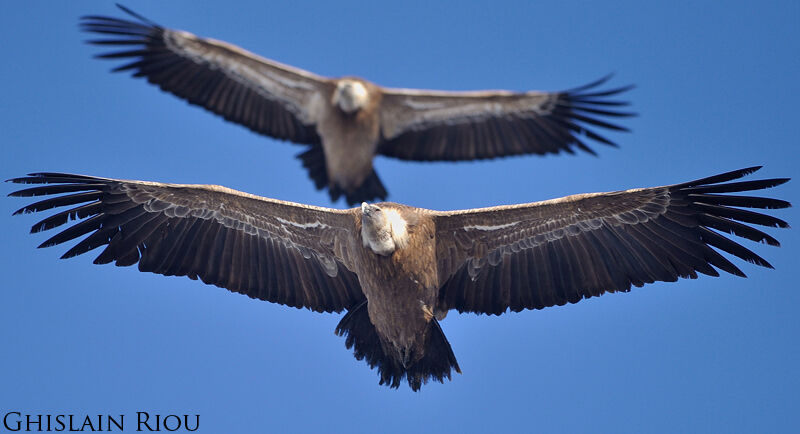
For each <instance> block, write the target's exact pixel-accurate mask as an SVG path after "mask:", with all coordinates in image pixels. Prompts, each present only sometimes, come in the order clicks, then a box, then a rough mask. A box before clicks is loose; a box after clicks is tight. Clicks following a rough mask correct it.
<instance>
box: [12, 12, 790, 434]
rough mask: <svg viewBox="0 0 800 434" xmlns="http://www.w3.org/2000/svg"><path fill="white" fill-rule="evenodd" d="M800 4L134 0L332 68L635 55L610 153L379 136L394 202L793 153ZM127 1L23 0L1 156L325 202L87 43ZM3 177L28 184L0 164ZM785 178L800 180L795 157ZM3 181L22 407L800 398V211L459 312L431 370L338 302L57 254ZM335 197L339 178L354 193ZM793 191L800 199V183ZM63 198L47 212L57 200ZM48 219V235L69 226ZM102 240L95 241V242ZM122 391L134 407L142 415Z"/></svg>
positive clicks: (755, 413) (625, 411)
mask: <svg viewBox="0 0 800 434" xmlns="http://www.w3.org/2000/svg"><path fill="white" fill-rule="evenodd" d="M799 5H800V3H798V2H793V1H786V2H758V3H756V2H725V3H724V4H723V3H720V2H711V1H708V2H705V1H699V2H698V1H691V2H687V1H677V2H674V1H670V2H661V3H660V4H650V3H648V4H647V5H645V4H644V2H638V1H630V2H572V1H565V2H533V1H517V2H507V3H500V2H491V3H489V2H486V3H470V2H464V1H453V2H442V3H440V2H431V1H424V2H409V3H406V2H392V3H383V2H374V1H364V2H343V1H335V2H332V1H331V2H328V1H319V2H313V1H312V2H305V1H293V2H287V3H278V2H272V1H248V2H238V3H236V5H235V6H230V5H229V2H221V1H215V2H210V1H203V2H200V1H191V2H190V1H180V2H179V1H170V2H163V1H130V2H128V6H130V7H131V8H133V9H134V10H135V11H137V12H139V13H141V14H143V15H145V16H147V17H149V18H150V19H152V20H154V21H156V22H158V23H161V24H162V25H164V26H168V27H172V28H180V29H185V30H188V31H191V32H194V33H196V34H199V35H203V36H210V37H215V38H218V39H222V40H226V41H229V42H232V43H235V44H237V45H240V46H242V47H245V48H247V49H249V50H251V51H253V52H256V53H259V54H261V55H264V56H266V57H269V58H272V59H276V60H279V61H281V62H284V63H288V64H291V65H296V66H299V67H301V68H305V69H308V70H310V71H314V72H316V73H318V74H322V75H328V76H339V75H350V74H352V75H358V76H362V77H365V78H367V79H370V80H373V81H375V82H377V83H379V84H381V85H385V86H395V87H419V88H430V89H451V90H474V89H485V88H505V89H513V90H527V89H542V90H558V89H565V88H570V87H573V86H577V85H580V84H583V83H586V82H589V81H592V80H594V79H596V78H598V77H600V76H602V75H605V74H607V73H609V72H616V76H615V77H614V79H613V81H612V82H611V84H610V85H612V86H613V85H626V84H629V83H635V84H636V85H637V86H638V87H637V88H636V89H635V90H634V91H632V92H630V93H629V94H626V95H625V96H626V97H627V98H628V99H629V100H631V101H632V102H633V103H634V104H633V108H634V109H635V110H636V111H637V112H639V113H640V116H639V117H638V118H635V119H630V120H627V121H625V124H626V125H628V126H630V127H631V128H632V129H633V132H632V133H631V134H612V135H611V137H612V138H613V139H614V140H616V141H618V142H619V143H620V145H621V148H620V149H612V148H608V147H604V146H602V145H595V146H594V148H595V149H596V150H597V151H598V152H599V154H600V157H599V158H595V157H591V156H589V155H580V156H558V157H552V156H551V157H547V158H540V157H522V158H510V159H505V160H502V161H493V162H479V163H459V164H449V163H425V164H421V163H407V162H400V161H396V160H390V159H385V158H377V159H376V166H377V170H378V173H379V174H380V175H381V177H382V179H383V181H384V183H385V184H386V186H387V187H388V189H389V192H390V195H391V197H390V198H391V200H393V201H397V202H402V203H406V204H410V205H415V206H419V207H426V208H435V209H460V208H472V207H479V206H490V205H497V204H511V203H521V202H531V201H536V200H543V199H548V198H554V197H560V196H564V195H567V194H573V193H583V192H592V191H608V190H617V189H626V188H633V187H646V186H654V185H663V184H669V183H675V182H681V181H686V180H690V179H695V178H699V177H703V176H706V175H712V174H716V173H719V172H723V171H728V170H733V169H738V168H741V167H746V166H751V165H759V164H763V165H765V166H766V167H765V169H763V170H762V171H761V172H759V173H758V176H761V177H787V176H788V177H795V178H797V177H798V169H797V165H798V151H797V146H798V137H800V126H798V125H800V124H799V123H798V120H797V118H798V109H797V104H798V101H800V85H799V84H798V81H799V79H800V25H798V23H799V22H800V6H799ZM84 14H103V15H114V16H122V12H121V11H118V10H117V9H116V8H115V7H114V6H113V5H112V4H111V2H107V1H92V2H89V1H84V2H52V1H48V2H45V1H25V2H10V3H8V4H6V5H4V7H3V8H2V14H0V36H1V37H2V38H1V39H2V41H3V42H2V47H3V48H2V55H3V62H0V79H1V81H0V83H2V84H0V86H2V94H1V96H0V100H1V101H2V102H1V103H0V134H1V136H0V137H2V149H3V153H2V154H3V157H2V159H1V160H0V177H2V178H3V179H7V178H10V177H14V176H20V175H23V174H25V173H28V172H32V171H68V172H75V173H86V174H93V175H100V176H109V177H118V178H128V179H144V180H153V181H164V182H183V183H213V184H221V185H225V186H228V187H232V188H236V189H239V190H244V191H247V192H251V193H255V194H260V195H264V196H268V197H272V198H279V199H284V200H291V201H296V202H302V203H309V204H315V205H324V206H329V205H330V203H329V201H328V198H327V194H325V193H324V192H317V191H315V190H314V189H313V185H312V183H311V181H310V180H309V179H308V178H307V176H306V172H305V171H304V170H303V169H302V168H301V166H300V164H299V162H298V161H297V160H295V159H294V158H293V157H294V155H295V154H297V153H298V152H300V151H301V150H302V148H301V147H298V146H293V145H290V144H287V143H282V142H276V141H273V140H269V139H266V138H263V137H260V136H257V135H255V134H253V133H251V132H249V131H248V130H246V129H245V128H242V127H239V126H235V125H232V124H229V123H227V122H224V121H223V120H221V119H219V118H217V117H215V116H213V115H211V114H209V113H207V112H205V111H203V110H201V109H199V108H196V107H190V106H188V105H187V104H186V103H185V102H183V101H181V100H179V99H177V98H174V97H172V96H170V95H166V94H163V93H162V92H160V91H159V90H157V89H156V88H154V87H152V86H150V85H147V84H145V83H144V82H143V81H141V80H138V81H135V80H132V79H130V78H128V77H126V76H125V75H121V74H110V73H109V72H108V71H109V69H110V68H111V67H112V66H115V65H118V64H116V63H113V62H107V61H102V62H101V61H99V60H93V59H91V56H92V55H93V54H96V53H98V51H100V50H98V49H97V48H96V47H90V46H87V45H85V44H83V43H82V42H81V41H82V40H84V39H87V38H88V37H89V36H88V35H84V34H81V33H80V32H79V31H78V28H77V19H78V17H79V16H81V15H84ZM3 189H4V191H3V193H8V192H10V191H12V190H13V189H14V186H12V185H9V184H6V185H3ZM768 194H770V195H772V196H776V197H780V198H783V199H786V200H790V201H792V202H794V203H796V204H797V203H800V180H795V181H793V182H791V183H789V184H788V185H786V186H783V187H780V188H778V189H774V190H771V191H769V192H768ZM27 202H28V201H27V200H21V199H14V198H5V199H2V200H0V222H2V225H3V228H4V229H3V231H2V247H0V261H1V262H0V274H2V276H3V280H2V292H1V293H0V294H2V303H0V342H2V356H0V412H2V413H3V414H4V413H5V412H6V411H10V410H18V411H21V412H23V413H40V412H50V413H56V414H57V413H79V414H82V413H88V414H97V413H103V414H105V413H110V414H120V413H124V414H126V415H130V414H132V413H133V412H135V411H137V410H145V411H150V412H151V413H155V412H161V413H163V414H168V413H177V414H183V413H191V414H194V413H200V414H201V432H224V431H227V432H247V431H249V430H256V428H257V427H260V428H269V429H271V430H273V431H276V432H283V431H286V432H294V431H297V432H319V431H322V430H325V431H328V430H330V431H340V432H376V431H378V427H381V428H388V431H396V432H399V431H406V432H439V433H441V432H492V431H493V432H498V431H501V430H515V431H533V430H536V431H545V432H560V431H565V432H570V431H571V432H580V431H584V432H585V431H598V432H602V431H605V432H683V431H701V432H756V431H761V432H769V431H772V432H775V431H790V430H793V429H794V430H797V429H798V427H799V419H798V418H799V416H798V414H800V413H799V412H800V409H799V408H798V392H797V391H798V390H800V375H798V366H800V356H798V336H799V335H800V333H799V332H800V320H798V310H800V288H799V287H798V283H797V280H796V277H795V276H796V273H797V270H798V265H800V264H798V255H800V245H798V242H799V241H800V237H799V236H800V233H799V232H798V230H797V229H790V230H770V233H772V234H774V235H775V236H776V237H778V238H779V239H780V240H781V241H782V242H783V244H784V245H783V247H781V248H779V249H776V248H772V247H769V246H762V245H756V244H754V243H751V242H749V241H746V240H744V241H743V242H745V243H746V244H745V245H747V246H748V247H751V248H753V249H754V250H755V251H756V252H758V253H760V254H762V255H763V256H765V257H766V258H767V259H768V260H769V261H771V262H772V264H773V265H774V266H775V267H776V270H767V269H761V268H758V267H755V266H752V265H751V264H747V263H743V262H741V261H738V260H737V264H738V265H739V266H740V267H741V268H742V269H743V270H744V271H745V272H746V273H747V274H748V275H749V276H750V278H748V279H741V278H735V277H733V276H724V277H721V278H716V279H715V278H709V277H703V278H700V279H698V280H692V281H688V280H687V281H682V282H679V283H671V284H655V285H649V286H647V287H645V288H639V289H635V290H634V291H633V292H632V293H629V294H616V295H606V296H603V297H600V298H596V299H591V300H587V301H583V302H581V303H579V304H576V305H569V306H564V307H557V308H550V309H546V310H543V311H527V312H522V313H519V314H512V315H505V316H502V317H486V316H481V317H478V316H474V315H457V314H451V316H449V317H448V318H447V319H446V320H445V321H444V322H443V328H444V331H445V333H446V334H447V336H448V338H449V340H450V343H451V344H452V346H453V349H454V351H455V353H456V356H457V358H458V361H459V363H460V364H461V367H462V368H463V371H464V374H463V375H456V376H455V378H454V379H453V381H451V382H448V383H446V384H444V385H441V384H429V385H428V386H427V387H424V388H423V390H422V391H421V392H420V393H413V392H411V390H410V389H408V388H407V387H406V386H405V385H404V386H403V387H401V388H400V389H399V390H391V389H388V388H385V387H379V386H378V385H377V380H378V378H377V374H376V372H375V371H371V370H369V369H368V367H367V366H366V364H365V363H364V362H359V361H356V360H355V359H354V358H353V357H352V355H351V352H350V351H347V350H345V348H344V340H343V339H342V338H338V337H336V336H334V334H333V329H334V327H335V326H336V323H337V322H338V321H339V319H340V315H322V314H317V313H312V312H309V311H305V310H302V311H300V310H296V309H291V308H286V307H283V306H278V305H273V304H269V303H261V302H256V301H253V300H250V299H248V298H247V297H243V296H239V295H233V294H230V293H228V292H227V291H224V290H221V289H219V288H216V287H212V286H206V285H203V284H201V283H198V282H195V281H190V280H189V279H185V278H175V277H172V278H166V277H162V276H158V275H152V274H143V273H138V272H137V271H136V270H135V268H127V269H118V268H116V267H113V266H102V267H101V266H95V265H92V264H91V260H92V259H93V258H94V256H96V253H95V254H90V255H84V256H82V257H79V258H76V259H72V260H67V261H61V260H58V259H57V258H58V256H60V255H61V254H62V253H63V252H64V251H65V250H66V249H67V248H68V246H59V247H57V248H51V249H46V250H37V249H35V248H34V247H35V246H36V245H38V243H40V242H41V241H43V240H44V239H45V236H46V235H43V234H39V235H36V236H31V235H28V234H27V232H28V229H29V227H30V226H31V225H32V224H33V223H34V222H35V221H38V220H36V218H37V217H39V216H30V215H29V216H23V217H13V218H12V217H11V213H12V212H13V211H14V210H15V209H17V208H19V207H21V206H23V205H24V204H26V203H27ZM337 206H341V203H339V204H337ZM774 214H775V215H777V216H779V217H781V218H784V219H786V220H787V221H789V222H790V223H794V224H795V225H798V222H799V221H800V220H799V219H798V213H797V211H796V209H790V210H785V211H775V212H774ZM42 217H44V216H42ZM47 236H49V235H47ZM98 253H99V251H98ZM129 417H130V416H126V426H127V427H128V429H129V430H131V429H132V428H134V427H133V425H132V422H133V421H132V420H130V419H128V418H129Z"/></svg>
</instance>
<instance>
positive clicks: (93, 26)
mask: <svg viewBox="0 0 800 434" xmlns="http://www.w3.org/2000/svg"><path fill="white" fill-rule="evenodd" d="M119 7H120V8H121V9H122V10H123V11H125V12H127V13H129V14H130V15H132V16H133V17H135V18H137V19H139V20H140V22H134V21H127V20H122V19H118V18H112V17H104V16H86V17H83V18H82V19H81V28H82V29H83V30H84V31H87V32H92V33H98V34H101V35H104V36H106V37H107V38H104V39H94V40H90V41H88V42H89V43H91V44H96V45H109V46H113V47H122V48H123V49H124V50H123V51H115V52H110V53H105V54H100V55H98V56H97V57H100V58H106V59H130V60H132V62H130V63H127V64H125V65H122V66H119V67H117V68H115V69H114V71H126V70H132V71H133V76H134V77H146V78H147V81H149V82H150V83H153V84H156V85H158V86H159V87H160V88H161V89H163V90H165V91H167V92H170V93H172V94H174V95H177V96H179V97H181V98H183V99H185V100H187V101H188V102H189V103H191V104H196V105H199V106H202V107H204V108H206V109H208V110H210V111H212V112H214V113H216V114H218V115H220V116H223V117H224V118H225V119H227V120H229V121H231V122H235V123H238V124H241V125H244V126H246V127H247V128H250V129H251V130H253V131H255V132H257V133H260V134H264V135H268V136H272V137H276V138H279V139H284V140H290V141H293V142H297V143H308V144H316V143H320V138H319V136H318V135H317V132H316V128H315V127H314V124H315V123H316V122H317V119H316V117H315V114H316V112H315V109H314V105H315V104H317V103H318V102H319V101H318V99H319V98H321V93H324V89H325V87H326V86H329V84H328V82H327V80H326V79H325V78H323V77H320V76H317V75H315V74H312V73H310V72H307V71H304V70H301V69H299V68H294V67H291V66H288V65H283V64H280V63H278V62H275V61H272V60H268V59H265V58H263V57H260V56H257V55H255V54H253V53H250V52H248V51H246V50H243V49H241V48H239V47H236V46H234V45H231V44H228V43H225V42H222V41H217V40H213V39H206V38H200V37H197V36H195V35H193V34H191V33H188V32H184V31H179V30H170V29H166V28H163V27H161V26H159V25H157V24H154V23H152V22H150V21H148V20H146V19H145V18H143V17H141V16H140V15H137V14H135V13H134V12H132V11H130V10H129V9H127V8H125V7H123V6H119Z"/></svg>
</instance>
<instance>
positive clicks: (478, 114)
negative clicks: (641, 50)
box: [81, 6, 631, 205]
mask: <svg viewBox="0 0 800 434" xmlns="http://www.w3.org/2000/svg"><path fill="white" fill-rule="evenodd" d="M120 8H121V9H122V10H124V11H125V12H127V13H128V14H130V15H132V16H133V17H135V18H137V19H139V20H140V22H133V21H127V20H121V19H117V18H111V17H103V16H87V17H83V18H82V21H81V25H82V28H83V30H85V31H87V32H93V33H99V34H103V35H109V36H108V38H105V39H95V40H91V41H89V42H90V43H93V44H98V45H110V46H120V47H124V48H125V49H124V51H117V52H111V53H106V54H101V55H99V56H98V57H101V58H112V59H118V58H121V59H131V60H132V62H130V63H127V64H125V65H122V66H119V67H117V68H115V69H114V71H125V70H131V71H133V76H134V77H146V78H147V80H148V81H149V82H151V83H153V84H156V85H158V86H159V87H160V88H161V89H163V90H165V91H167V92H171V93H173V94H175V95H177V96H179V97H181V98H183V99H185V100H187V101H188V102H189V103H191V104H196V105H199V106H202V107H204V108H206V109H207V110H210V111H212V112H214V113H216V114H218V115H220V116H222V117H224V118H225V119H227V120H229V121H231V122H235V123H238V124H242V125H244V126H246V127H248V128H250V129H251V130H253V131H255V132H256V133H259V134H264V135H267V136H272V137H275V138H278V139H283V140H289V141H292V142H296V143H301V144H306V145H310V147H309V148H308V149H307V150H306V151H305V152H303V153H301V154H299V155H298V158H299V159H300V160H302V164H303V166H304V167H305V168H306V169H308V173H309V176H310V177H311V179H312V180H313V181H314V184H315V185H316V187H317V189H322V188H326V187H327V188H328V192H329V193H330V197H331V200H333V201H336V200H337V199H338V198H339V197H340V196H341V195H344V197H345V200H346V201H347V203H348V204H349V205H353V204H356V203H359V202H361V201H372V200H374V199H385V198H386V189H385V188H384V186H383V184H382V183H381V180H380V179H379V178H378V175H377V174H376V173H375V171H374V169H373V167H372V160H373V158H374V157H375V155H378V154H380V155H384V156H387V157H395V158H400V159H403V160H415V161H432V160H448V161H463V160H475V159H487V158H497V157H503V156H510V155H520V154H548V153H553V154H555V153H559V152H561V151H565V152H568V153H574V148H578V149H582V150H584V151H586V152H589V153H591V154H594V151H593V150H592V149H591V148H589V147H588V146H587V145H586V144H584V142H583V141H582V138H581V137H582V136H583V137H586V138H589V139H593V140H595V141H598V142H600V143H604V144H607V145H612V146H616V145H615V144H614V143H613V142H612V141H610V140H608V139H606V138H605V137H603V136H601V135H599V134H598V133H597V132H595V131H593V130H592V129H591V128H590V127H598V128H605V129H610V130H620V131H627V130H626V128H623V127H621V126H618V125H615V124H612V123H609V122H608V121H607V120H604V118H608V117H622V116H630V115H631V113H626V112H622V111H619V110H618V108H619V106H622V105H625V104H626V103H625V102H620V101H614V100H611V99H609V97H613V96H614V95H617V94H619V93H622V92H624V91H626V90H628V89H629V88H630V86H627V87H621V88H617V89H609V90H597V89H596V87H597V86H599V85H600V84H602V83H603V82H605V80H606V78H604V79H601V80H598V81H596V82H594V83H591V84H588V85H585V86H582V87H578V88H575V89H572V90H568V91H563V92H536V91H531V92H510V91H503V90H487V91H473V92H446V91H432V90H416V89H392V88H385V87H381V86H378V85H376V84H374V83H371V82H369V81H366V80H364V79H361V78H358V77H343V78H335V79H334V78H325V77H322V76H319V75H316V74H313V73H311V72H308V71H304V70H302V69H299V68H295V67H292V66H289V65H283V64H281V63H278V62H275V61H273V60H269V59H265V58H263V57H260V56H257V55H255V54H253V53H250V52H248V51H245V50H243V49H241V48H239V47H236V46H234V45H231V44H228V43H225V42H222V41H218V40H214V39H206V38H200V37H197V36H195V35H193V34H191V33H188V32H184V31H179V30H170V29H167V28H164V27H161V26H159V25H157V24H154V23H152V22H150V21H149V20H147V19H145V18H143V17H141V16H139V15H137V14H135V13H134V12H132V11H130V10H128V9H127V8H125V7H122V6H120Z"/></svg>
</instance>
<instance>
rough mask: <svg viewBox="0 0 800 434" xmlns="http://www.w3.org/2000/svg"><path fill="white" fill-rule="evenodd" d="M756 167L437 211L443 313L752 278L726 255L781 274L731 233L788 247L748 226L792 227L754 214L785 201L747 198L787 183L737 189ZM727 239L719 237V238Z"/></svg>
mask: <svg viewBox="0 0 800 434" xmlns="http://www.w3.org/2000/svg"><path fill="white" fill-rule="evenodd" d="M756 170H758V167H751V168H746V169H742V170H736V171H733V172H727V173H723V174H719V175H716V176H711V177H707V178H703V179H698V180H695V181H691V182H686V183H682V184H675V185H668V186H663V187H652V188H637V189H632V190H626V191H617V192H609V193H590V194H579V195H574V196H567V197H563V198H559V199H552V200H547V201H542V202H535V203H529V204H521V205H511V206H500V207H493V208H483V209H476V210H463V211H452V212H437V213H436V215H435V218H436V246H437V258H438V261H439V262H438V268H439V280H440V283H441V290H440V295H439V302H440V305H439V309H440V310H446V309H457V310H458V311H459V312H475V313H487V314H496V315H499V314H501V313H503V312H505V311H506V309H510V310H512V311H515V312H518V311H520V310H523V309H542V308H545V307H548V306H555V305H559V306H560V305H563V304H566V303H577V302H578V301H580V300H582V299H584V298H589V297H594V296H599V295H601V294H603V293H606V292H617V291H622V292H627V291H629V290H630V288H631V286H637V287H638V286H642V285H644V284H645V283H653V282H656V281H662V282H674V281H676V280H677V279H678V278H696V277H697V274H698V273H701V274H707V275H711V276H718V275H719V272H718V271H717V269H719V270H722V271H724V272H727V273H730V274H734V275H737V276H745V274H744V273H743V272H742V271H741V270H740V269H739V268H738V267H737V266H736V265H734V264H733V263H732V262H731V261H729V260H728V259H727V258H725V256H723V255H722V254H720V253H719V252H717V250H715V249H719V250H721V251H723V252H725V253H728V254H730V255H733V256H736V257H739V258H741V259H743V260H745V261H747V262H751V263H753V264H756V265H760V266H764V267H770V268H771V267H772V266H771V265H770V264H769V262H767V261H766V260H764V259H763V258H761V257H760V256H758V255H757V254H756V253H754V252H752V251H750V250H749V249H747V248H746V247H745V246H743V245H741V244H739V243H737V242H736V241H734V240H733V239H731V238H729V237H727V236H725V234H731V235H736V236H740V237H742V238H746V239H749V240H752V241H756V242H762V243H766V244H769V245H774V246H778V245H780V243H779V242H778V240H776V239H775V238H774V237H772V236H770V235H769V234H767V233H765V232H762V231H761V230H759V229H756V228H754V227H752V226H749V225H748V223H751V224H757V225H763V226H769V227H788V226H789V225H788V224H787V223H786V222H785V221H783V220H781V219H778V218H776V217H773V216H771V215H768V214H762V213H759V212H753V211H749V210H747V209H746V208H766V209H779V208H787V207H789V206H790V204H789V202H786V201H784V200H780V199H773V198H767V197H757V196H739V195H733V194H728V193H733V192H742V191H744V192H749V191H754V190H761V189H765V188H771V187H774V186H777V185H781V184H783V183H785V182H786V181H788V179H786V178H777V179H760V180H755V181H741V182H728V181H732V180H735V179H738V178H741V177H743V176H746V175H748V174H750V173H752V172H755V171H756ZM716 231H719V232H722V233H719V232H716Z"/></svg>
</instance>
